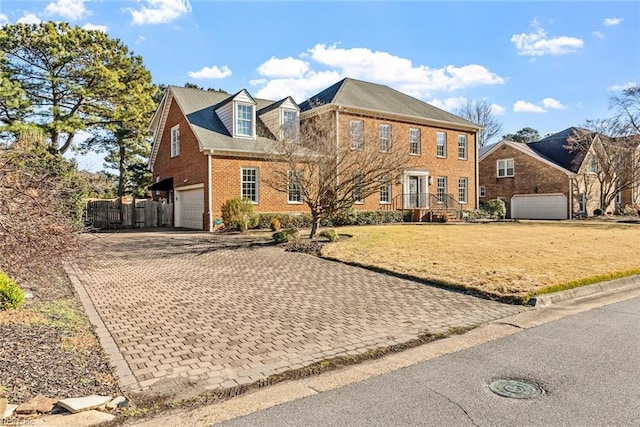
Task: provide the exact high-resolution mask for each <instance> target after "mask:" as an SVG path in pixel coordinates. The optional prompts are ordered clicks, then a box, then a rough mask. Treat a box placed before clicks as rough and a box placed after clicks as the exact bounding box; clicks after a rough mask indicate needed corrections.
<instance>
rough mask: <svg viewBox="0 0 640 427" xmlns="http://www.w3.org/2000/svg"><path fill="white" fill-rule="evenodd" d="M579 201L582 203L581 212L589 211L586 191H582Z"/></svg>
mask: <svg viewBox="0 0 640 427" xmlns="http://www.w3.org/2000/svg"><path fill="white" fill-rule="evenodd" d="M579 203H580V206H579V209H580V213H585V212H587V195H586V194H585V192H584V191H583V192H581V193H580V199H579Z"/></svg>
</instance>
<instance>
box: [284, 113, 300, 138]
mask: <svg viewBox="0 0 640 427" xmlns="http://www.w3.org/2000/svg"><path fill="white" fill-rule="evenodd" d="M298 128H299V123H298V112H297V111H295V110H284V109H283V110H282V137H283V138H284V139H295V137H296V134H297V133H298Z"/></svg>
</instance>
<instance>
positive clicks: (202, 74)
mask: <svg viewBox="0 0 640 427" xmlns="http://www.w3.org/2000/svg"><path fill="white" fill-rule="evenodd" d="M230 75H231V70H230V69H229V67H227V66H226V65H223V66H222V67H220V68H218V66H217V65H214V66H212V67H202V69H200V70H199V71H189V77H192V78H194V79H224V78H225V77H229V76H230Z"/></svg>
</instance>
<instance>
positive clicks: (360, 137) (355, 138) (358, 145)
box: [349, 120, 364, 150]
mask: <svg viewBox="0 0 640 427" xmlns="http://www.w3.org/2000/svg"><path fill="white" fill-rule="evenodd" d="M349 136H350V138H351V149H352V150H362V148H363V147H364V122H363V121H362V120H352V121H351V131H350V133H349Z"/></svg>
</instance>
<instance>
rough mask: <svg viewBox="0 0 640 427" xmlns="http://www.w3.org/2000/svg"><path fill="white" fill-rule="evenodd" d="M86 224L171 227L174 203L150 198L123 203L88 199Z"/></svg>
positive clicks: (91, 225)
mask: <svg viewBox="0 0 640 427" xmlns="http://www.w3.org/2000/svg"><path fill="white" fill-rule="evenodd" d="M85 224H86V225H87V226H90V227H93V228H98V229H107V230H110V229H120V228H149V227H170V226H171V225H172V224H173V205H172V204H170V203H164V202H155V201H153V200H150V199H139V200H136V199H134V200H132V201H131V202H130V203H121V201H120V200H119V199H108V200H96V199H93V200H88V201H87V205H86V209H85Z"/></svg>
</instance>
